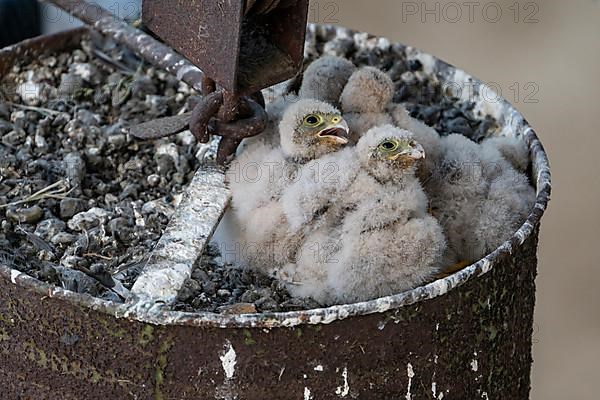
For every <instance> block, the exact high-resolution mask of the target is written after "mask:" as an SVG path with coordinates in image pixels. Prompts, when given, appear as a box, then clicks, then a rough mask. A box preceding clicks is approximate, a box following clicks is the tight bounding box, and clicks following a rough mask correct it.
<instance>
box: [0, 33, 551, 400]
mask: <svg viewBox="0 0 600 400" xmlns="http://www.w3.org/2000/svg"><path fill="white" fill-rule="evenodd" d="M330 29H333V28H330ZM314 30H315V27H314V26H313V27H310V29H309V36H308V40H309V42H310V41H311V40H313V38H314V35H313V33H314ZM85 32H86V31H85V30H76V31H69V32H66V33H62V34H59V35H54V36H50V37H42V38H39V39H35V40H32V41H27V42H23V43H21V44H19V45H17V46H15V47H11V48H7V49H4V50H2V51H0V75H3V74H4V73H5V72H6V71H7V70H8V69H9V68H10V67H11V65H12V64H13V62H14V60H15V59H16V58H22V57H35V55H36V54H40V53H41V52H48V51H56V50H67V49H69V48H70V47H72V46H73V45H74V44H75V43H77V42H78V41H79V38H80V36H81V35H82V34H85ZM334 35H344V36H347V37H349V38H352V37H357V36H356V35H354V33H352V32H350V31H346V30H343V29H338V30H337V31H335V32H334ZM353 35H354V36H353ZM358 36H360V35H358ZM360 37H364V36H360ZM308 44H309V45H310V43H308ZM398 46H400V48H402V49H403V51H405V52H406V53H407V54H410V55H411V57H417V58H419V59H420V60H421V61H422V62H423V63H424V64H425V70H426V71H427V73H431V74H437V75H438V76H439V77H440V79H441V80H443V81H445V82H454V81H456V80H457V79H472V78H471V77H469V76H468V75H466V74H465V73H463V72H462V71H459V70H456V69H455V68H454V67H452V66H449V65H448V64H446V63H444V62H442V61H439V60H437V59H435V58H433V57H431V56H429V55H426V54H423V53H420V52H419V51H417V50H415V49H412V48H408V47H403V46H401V45H398ZM313 47H314V46H313ZM473 84H474V87H475V95H474V96H475V101H476V102H483V101H484V99H481V98H479V96H478V94H477V93H478V88H480V86H481V83H480V82H479V81H477V80H473ZM486 106H487V109H488V110H490V111H491V112H492V113H494V115H495V116H496V117H497V118H498V120H499V121H500V123H501V125H502V127H503V130H504V132H506V133H507V134H511V135H517V136H519V137H523V138H524V140H526V142H527V144H528V145H529V149H530V156H531V160H532V164H533V168H532V172H531V178H532V182H534V183H535V184H536V188H537V202H536V204H535V207H534V208H533V211H532V212H531V215H529V217H528V219H527V221H526V222H525V223H524V224H523V226H522V227H521V228H520V229H519V231H518V232H516V233H515V234H514V236H513V237H512V238H510V240H509V241H507V242H505V243H504V244H503V245H502V246H501V247H500V248H498V249H497V250H496V251H494V252H493V253H492V254H490V255H489V256H487V257H485V258H484V259H482V260H480V261H478V262H477V263H475V264H473V265H471V266H470V267H468V268H466V269H464V270H462V271H460V272H458V273H456V274H454V275H452V276H450V277H448V278H446V279H442V280H438V281H436V282H433V283H431V284H428V285H426V286H423V287H419V288H417V289H415V290H412V291H409V292H406V293H402V294H398V295H395V296H390V297H386V298H380V299H377V300H374V301H369V302H365V303H360V304H348V305H342V306H336V307H330V308H326V309H316V310H308V311H302V312H290V313H274V314H253V315H215V314H207V313H198V314H187V313H179V312H164V311H155V310H152V309H151V310H145V309H139V308H137V309H136V308H133V307H130V306H127V305H122V304H115V303H109V302H105V301H102V300H99V299H95V298H92V297H89V296H83V295H78V294H75V293H72V292H67V291H64V290H62V289H60V288H56V287H52V286H49V285H47V284H45V283H42V282H40V281H37V280H35V279H33V278H31V277H29V276H26V275H24V274H22V273H20V272H18V271H15V270H11V269H10V268H8V267H6V266H3V265H0V386H1V387H2V389H1V393H2V395H1V397H2V399H6V400H10V399H36V400H43V399H59V398H60V399H73V400H75V399H77V400H80V399H89V400H93V399H102V400H104V399H157V400H159V399H164V400H166V399H173V400H175V399H177V400H179V399H256V400H263V399H304V400H309V399H319V400H320V399H338V398H359V399H386V400H387V399H400V398H402V399H407V400H410V399H437V400H439V399H484V400H488V399H514V400H517V399H527V398H528V397H529V390H530V368H531V362H532V357H531V343H532V323H533V310H534V301H535V276H536V267H537V258H536V250H537V241H538V233H539V228H540V220H541V217H542V215H543V213H544V211H545V209H546V206H547V204H548V201H549V195H550V171H549V166H548V160H547V157H546V153H545V152H544V149H543V147H542V144H541V143H540V141H539V140H538V137H537V136H536V134H535V132H534V130H533V129H532V128H531V127H530V126H529V125H528V124H527V122H526V121H525V120H524V118H523V117H522V116H521V115H520V114H519V113H518V112H517V111H516V110H515V109H514V108H513V107H512V106H511V105H510V104H508V103H507V102H505V101H503V100H502V101H500V102H496V103H495V104H487V105H486Z"/></svg>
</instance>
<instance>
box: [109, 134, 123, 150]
mask: <svg viewBox="0 0 600 400" xmlns="http://www.w3.org/2000/svg"><path fill="white" fill-rule="evenodd" d="M108 143H109V144H110V145H111V146H113V147H114V148H115V149H120V148H123V147H125V145H126V144H127V136H125V135H123V134H122V133H117V134H115V135H110V136H109V137H108Z"/></svg>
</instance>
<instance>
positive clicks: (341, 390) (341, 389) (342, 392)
mask: <svg viewBox="0 0 600 400" xmlns="http://www.w3.org/2000/svg"><path fill="white" fill-rule="evenodd" d="M342 378H344V385H343V386H338V387H337V389H335V394H337V395H338V396H340V397H346V396H348V393H350V385H348V368H347V367H344V371H342Z"/></svg>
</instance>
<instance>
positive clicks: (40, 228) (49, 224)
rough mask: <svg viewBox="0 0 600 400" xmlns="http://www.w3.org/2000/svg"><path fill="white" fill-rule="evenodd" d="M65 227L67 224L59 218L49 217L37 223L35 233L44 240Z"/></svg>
mask: <svg viewBox="0 0 600 400" xmlns="http://www.w3.org/2000/svg"><path fill="white" fill-rule="evenodd" d="M66 227H67V225H66V224H65V223H64V222H63V221H61V220H60V219H57V218H50V219H46V220H44V221H42V222H40V223H38V224H37V227H36V228H35V234H36V235H37V236H39V237H41V238H42V239H44V240H50V239H51V238H53V237H54V236H56V235H57V234H58V233H59V232H62V231H64V230H65V228H66Z"/></svg>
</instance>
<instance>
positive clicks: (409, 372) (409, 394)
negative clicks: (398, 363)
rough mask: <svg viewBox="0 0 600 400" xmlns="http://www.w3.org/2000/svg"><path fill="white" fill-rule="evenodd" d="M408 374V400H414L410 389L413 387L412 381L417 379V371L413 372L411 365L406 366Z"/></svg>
mask: <svg viewBox="0 0 600 400" xmlns="http://www.w3.org/2000/svg"><path fill="white" fill-rule="evenodd" d="M406 373H407V374H408V386H407V387H406V396H405V397H406V400H411V399H412V394H411V393H410V388H411V386H412V379H413V378H414V377H415V371H413V367H412V365H411V363H408V364H407V365H406Z"/></svg>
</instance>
